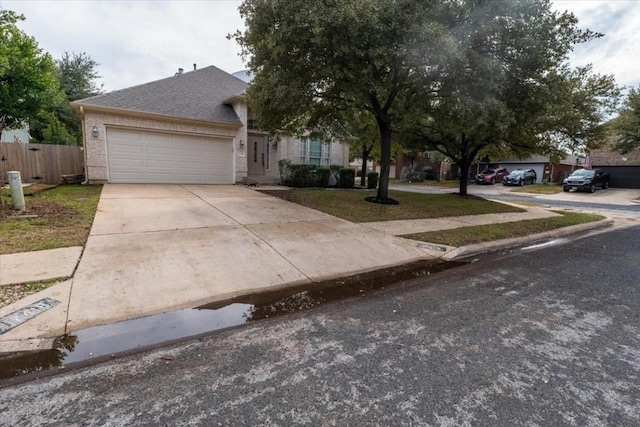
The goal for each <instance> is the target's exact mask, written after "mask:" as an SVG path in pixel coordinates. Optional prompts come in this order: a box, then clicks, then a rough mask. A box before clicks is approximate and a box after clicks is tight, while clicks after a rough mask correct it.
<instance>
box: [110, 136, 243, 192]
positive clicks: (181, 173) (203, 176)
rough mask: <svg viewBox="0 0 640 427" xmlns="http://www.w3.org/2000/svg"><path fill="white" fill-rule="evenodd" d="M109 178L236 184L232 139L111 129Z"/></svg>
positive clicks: (159, 181) (125, 180)
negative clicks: (234, 182)
mask: <svg viewBox="0 0 640 427" xmlns="http://www.w3.org/2000/svg"><path fill="white" fill-rule="evenodd" d="M107 156H108V168H109V181H110V182H120V183H126V182H131V183H146V182H148V183H176V182H178V183H185V184H187V183H198V184H232V183H233V181H234V179H233V151H232V143H231V141H225V140H216V139H213V138H203V137H193V136H190V135H181V134H168V133H156V132H148V131H138V130H128V129H127V130H122V129H112V128H108V129H107Z"/></svg>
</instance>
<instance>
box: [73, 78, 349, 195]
mask: <svg viewBox="0 0 640 427" xmlns="http://www.w3.org/2000/svg"><path fill="white" fill-rule="evenodd" d="M194 68H195V66H194ZM247 87H248V84H247V83H246V82H244V81H242V80H241V79H239V78H236V77H234V76H232V75H231V74H228V73H226V72H224V71H222V70H220V69H219V68H216V67H214V66H210V67H205V68H201V69H199V70H195V69H194V71H190V72H182V70H180V71H179V72H178V73H177V74H176V75H175V76H172V77H168V78H165V79H161V80H157V81H154V82H150V83H146V84H142V85H139V86H133V87H130V88H126V89H121V90H117V91H114V92H109V93H106V94H102V95H98V96H94V97H91V98H86V99H81V100H78V101H74V102H72V103H71V105H72V106H73V108H74V109H75V110H76V111H77V112H78V114H79V115H80V117H81V119H82V128H83V141H84V149H85V158H86V159H85V160H86V162H85V164H86V167H85V168H86V177H87V179H88V181H89V182H91V183H106V182H109V183H180V184H233V183H236V182H243V181H245V182H246V181H247V180H248V181H249V182H260V183H275V182H279V180H280V174H279V169H278V161H279V160H281V159H288V160H290V161H291V162H292V163H312V164H319V165H320V164H321V165H327V166H328V165H331V164H339V165H342V166H346V165H347V164H348V160H349V147H348V145H347V144H343V143H339V142H325V141H320V140H317V139H295V138H291V137H288V136H284V135H278V136H277V137H271V136H269V135H268V134H267V133H265V132H261V131H260V130H258V129H256V128H255V122H254V121H253V120H252V119H251V116H252V115H251V111H249V109H248V106H247V99H246V95H245V90H246V88H247Z"/></svg>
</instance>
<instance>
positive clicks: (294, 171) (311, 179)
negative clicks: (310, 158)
mask: <svg viewBox="0 0 640 427" xmlns="http://www.w3.org/2000/svg"><path fill="white" fill-rule="evenodd" d="M315 171H316V165H289V178H288V179H287V185H289V186H291V187H297V188H306V187H316V186H317V185H318V184H317V178H316V174H315Z"/></svg>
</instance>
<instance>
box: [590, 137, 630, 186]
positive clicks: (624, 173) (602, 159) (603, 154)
mask: <svg viewBox="0 0 640 427" xmlns="http://www.w3.org/2000/svg"><path fill="white" fill-rule="evenodd" d="M613 144H614V141H612V142H610V145H609V146H607V147H605V148H602V149H599V150H593V151H592V152H591V163H592V165H593V168H594V169H602V170H603V171H604V172H607V173H609V174H611V180H610V182H609V185H610V186H611V187H614V188H640V148H638V149H635V150H632V151H631V152H629V153H625V154H622V153H619V152H617V151H615V150H614V149H613V148H611V147H612V146H613Z"/></svg>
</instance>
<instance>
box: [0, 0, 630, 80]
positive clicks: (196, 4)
mask: <svg viewBox="0 0 640 427" xmlns="http://www.w3.org/2000/svg"><path fill="white" fill-rule="evenodd" d="M240 4H241V1H240V0H209V1H169V0H165V1H125V0H120V1H113V0H112V1H107V0H93V1H86V0H85V1H81V0H76V1H65V0H58V1H56V0H44V1H39V0H0V7H2V8H4V9H10V10H14V11H16V12H18V13H21V14H23V15H25V17H26V21H24V22H22V23H21V24H20V28H21V29H22V30H23V31H25V32H26V33H27V34H29V35H31V36H33V37H35V38H36V40H37V41H38V43H39V45H40V47H41V48H42V49H44V50H45V51H47V52H49V53H50V54H51V55H52V56H53V57H54V58H59V57H60V56H61V55H62V53H63V52H65V51H67V52H76V53H80V52H86V53H87V54H88V55H89V56H91V57H92V58H93V59H95V60H96V61H98V62H99V63H100V64H101V65H100V67H98V71H99V73H100V74H101V75H102V83H104V88H105V89H106V90H108V91H110V90H115V89H121V88H124V87H128V86H133V85H136V84H141V83H145V82H148V81H152V80H157V79H160V78H164V77H168V76H171V75H173V74H174V73H175V72H176V71H177V70H178V68H180V67H181V68H184V69H185V71H188V70H191V69H193V64H194V63H195V64H197V65H198V67H203V66H207V65H216V66H217V67H219V68H221V69H223V70H225V71H227V72H230V73H233V72H235V71H239V70H242V69H243V68H245V67H244V65H243V63H242V60H241V58H240V56H239V55H238V54H239V48H238V46H237V45H236V43H235V42H234V41H232V40H227V39H226V35H227V34H229V33H233V32H235V31H236V30H238V29H242V28H243V22H242V20H241V19H240V16H239V14H238V6H239V5H240ZM554 6H555V7H556V8H558V9H561V10H565V9H566V10H570V11H571V12H573V13H575V14H576V16H577V17H578V19H579V20H580V26H583V27H587V28H590V29H592V30H594V31H598V32H601V33H604V34H605V37H603V38H601V39H599V40H595V41H592V42H590V43H589V44H588V45H584V46H580V47H578V48H577V49H576V50H575V52H574V53H573V55H572V57H571V61H572V63H573V64H574V65H584V64H587V63H592V64H593V65H594V70H595V71H596V72H598V73H603V74H614V75H615V76H616V81H617V82H618V84H619V85H631V86H637V85H638V84H640V66H638V65H637V64H638V58H640V31H638V30H637V28H638V27H637V26H638V23H639V22H640V4H639V1H638V0H590V1H581V0H568V1H556V2H555V4H554Z"/></svg>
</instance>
